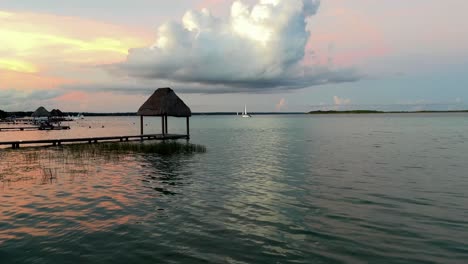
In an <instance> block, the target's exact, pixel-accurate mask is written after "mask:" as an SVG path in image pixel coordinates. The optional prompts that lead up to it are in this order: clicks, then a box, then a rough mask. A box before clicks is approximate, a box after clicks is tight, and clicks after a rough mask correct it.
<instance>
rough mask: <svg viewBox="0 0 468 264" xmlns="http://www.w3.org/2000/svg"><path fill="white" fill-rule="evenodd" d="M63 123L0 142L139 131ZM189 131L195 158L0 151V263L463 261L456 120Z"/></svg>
mask: <svg viewBox="0 0 468 264" xmlns="http://www.w3.org/2000/svg"><path fill="white" fill-rule="evenodd" d="M146 122H147V124H148V126H145V128H146V129H147V130H146V131H147V132H148V133H151V132H152V133H157V132H158V131H159V127H158V125H159V124H160V120H159V119H156V118H154V119H151V118H149V119H147V120H146ZM184 124H185V123H184V120H177V119H171V120H170V123H169V125H170V128H169V129H170V130H172V132H183V131H184V129H185V128H184ZM71 125H72V129H71V130H69V131H51V132H0V139H1V140H2V141H5V140H12V139H32V138H67V137H77V136H106V135H122V134H137V133H138V119H137V118H136V117H119V118H116V117H109V118H97V117H96V118H88V119H86V120H84V121H79V122H78V123H72V124H71ZM191 132H192V139H191V142H192V143H197V144H203V145H205V146H206V147H207V152H206V153H199V154H190V155H189V154H181V155H173V156H158V155H150V154H131V155H125V156H118V157H112V156H103V157H100V156H90V157H75V156H73V155H70V154H67V152H64V151H63V150H62V149H58V148H39V149H37V148H36V149H20V150H8V149H3V150H0V169H1V170H0V180H1V182H0V263H467V262H468V115H467V114H414V115H413V114H407V115H323V116H315V115H314V116H306V115H297V116H256V117H254V118H251V119H241V118H237V117H233V116H215V117H212V116H197V117H194V118H192V131H191Z"/></svg>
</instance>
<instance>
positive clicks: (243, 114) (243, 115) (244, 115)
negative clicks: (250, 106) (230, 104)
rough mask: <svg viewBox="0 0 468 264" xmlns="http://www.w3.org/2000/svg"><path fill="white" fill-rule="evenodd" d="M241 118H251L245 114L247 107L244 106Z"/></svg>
mask: <svg viewBox="0 0 468 264" xmlns="http://www.w3.org/2000/svg"><path fill="white" fill-rule="evenodd" d="M242 117H245V118H249V117H252V116H251V115H249V114H247V105H245V108H244V113H242Z"/></svg>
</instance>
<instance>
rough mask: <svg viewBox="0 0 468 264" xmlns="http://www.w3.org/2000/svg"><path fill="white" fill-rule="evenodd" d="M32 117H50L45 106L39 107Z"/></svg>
mask: <svg viewBox="0 0 468 264" xmlns="http://www.w3.org/2000/svg"><path fill="white" fill-rule="evenodd" d="M31 116H32V117H35V118H38V117H50V113H49V111H47V110H46V109H45V108H44V107H43V106H41V107H39V108H38V109H37V110H36V111H34V113H32V115H31Z"/></svg>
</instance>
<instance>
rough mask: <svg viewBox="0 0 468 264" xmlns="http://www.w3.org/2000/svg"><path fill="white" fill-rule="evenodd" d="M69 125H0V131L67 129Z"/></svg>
mask: <svg viewBox="0 0 468 264" xmlns="http://www.w3.org/2000/svg"><path fill="white" fill-rule="evenodd" d="M67 129H70V127H69V126H46V127H41V126H28V127H0V131H34V130H67Z"/></svg>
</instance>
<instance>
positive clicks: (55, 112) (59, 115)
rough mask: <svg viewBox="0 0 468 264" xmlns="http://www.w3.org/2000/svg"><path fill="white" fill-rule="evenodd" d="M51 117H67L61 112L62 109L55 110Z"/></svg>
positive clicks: (51, 112)
mask: <svg viewBox="0 0 468 264" xmlns="http://www.w3.org/2000/svg"><path fill="white" fill-rule="evenodd" d="M50 115H51V116H54V117H63V116H65V114H64V113H63V112H62V111H60V109H53V110H52V111H50Z"/></svg>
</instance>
